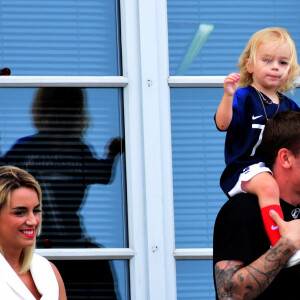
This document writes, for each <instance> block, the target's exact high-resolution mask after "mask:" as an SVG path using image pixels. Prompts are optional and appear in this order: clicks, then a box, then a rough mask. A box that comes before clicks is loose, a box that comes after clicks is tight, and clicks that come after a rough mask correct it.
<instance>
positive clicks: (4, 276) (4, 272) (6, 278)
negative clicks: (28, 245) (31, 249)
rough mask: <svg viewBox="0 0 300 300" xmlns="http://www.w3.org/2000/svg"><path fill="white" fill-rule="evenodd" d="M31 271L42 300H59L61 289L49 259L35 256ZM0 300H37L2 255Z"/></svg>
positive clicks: (0, 260)
mask: <svg viewBox="0 0 300 300" xmlns="http://www.w3.org/2000/svg"><path fill="white" fill-rule="evenodd" d="M30 271H31V274H32V277H33V280H34V283H35V285H36V287H37V289H38V291H39V292H40V294H41V295H42V298H41V300H58V298H59V287H58V282H57V279H56V276H55V274H54V271H53V269H52V267H51V265H50V263H49V261H48V260H47V259H45V258H44V257H42V256H40V255H37V254H34V256H33V258H32V263H31V267H30ZM0 299H1V300H36V299H35V297H34V296H33V295H32V294H31V292H30V291H29V290H28V288H27V287H26V285H25V284H24V283H23V281H22V280H21V279H20V277H19V276H18V275H17V274H16V272H15V271H14V270H13V269H12V267H11V266H10V265H9V264H8V262H7V261H6V260H5V258H4V257H3V255H1V254H0Z"/></svg>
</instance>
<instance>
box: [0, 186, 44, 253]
mask: <svg viewBox="0 0 300 300" xmlns="http://www.w3.org/2000/svg"><path fill="white" fill-rule="evenodd" d="M40 221H41V208H40V204H39V199H38V196H37V193H36V191H35V190H34V189H31V188H26V187H20V188H18V189H16V190H14V191H12V192H11V194H10V205H9V206H7V204H5V205H4V206H3V207H2V209H1V211H0V245H1V247H2V250H3V252H4V253H5V251H7V250H12V251H15V250H22V249H23V248H26V247H30V246H32V245H33V244H34V242H35V237H36V234H37V229H38V227H39V224H40Z"/></svg>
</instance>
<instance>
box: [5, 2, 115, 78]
mask: <svg viewBox="0 0 300 300" xmlns="http://www.w3.org/2000/svg"><path fill="white" fill-rule="evenodd" d="M0 22H1V32H0V41H1V52H0V60H1V65H2V67H9V68H10V69H11V71H12V74H11V75H33V76H37V75H54V76H57V75H68V76H70V75H73V76H86V75H91V76H97V75H98V76H100V75H102V76H118V75H121V61H120V53H121V49H120V35H119V33H120V31H119V24H120V22H119V0H101V1H91V0H85V1H61V0H51V1H49V0H44V1H20V0H10V1H1V14H0Z"/></svg>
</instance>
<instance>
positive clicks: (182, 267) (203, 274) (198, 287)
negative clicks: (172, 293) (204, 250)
mask: <svg viewBox="0 0 300 300" xmlns="http://www.w3.org/2000/svg"><path fill="white" fill-rule="evenodd" d="M176 273H177V299H178V300H198V299H205V300H213V299H216V296H215V289H214V281H213V265H212V261H210V260H198V261H195V260H177V261H176Z"/></svg>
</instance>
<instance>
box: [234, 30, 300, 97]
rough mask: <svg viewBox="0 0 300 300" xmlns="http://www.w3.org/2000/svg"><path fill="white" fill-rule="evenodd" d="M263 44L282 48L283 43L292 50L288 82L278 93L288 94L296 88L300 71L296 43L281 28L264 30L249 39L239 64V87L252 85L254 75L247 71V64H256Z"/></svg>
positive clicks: (286, 81)
mask: <svg viewBox="0 0 300 300" xmlns="http://www.w3.org/2000/svg"><path fill="white" fill-rule="evenodd" d="M261 43H272V45H277V46H280V45H281V44H282V43H287V45H288V46H289V48H290V52H291V56H290V60H289V61H288V71H287V76H286V80H285V81H284V82H283V84H282V86H281V87H280V88H279V89H278V91H279V92H281V93H286V92H287V91H289V90H291V89H293V88H295V86H294V84H295V79H296V77H297V76H298V74H299V70H300V67H299V64H298V61H297V51H296V47H295V43H294V41H293V40H292V38H291V35H290V34H289V32H288V31H287V30H286V29H284V28H280V27H269V28H265V29H262V30H260V31H257V32H256V33H254V34H253V35H252V37H251V38H250V39H249V41H248V43H247V45H246V47H245V49H244V51H243V52H242V54H241V56H240V58H239V62H238V68H239V70H240V81H239V87H245V86H249V85H251V84H252V82H253V79H252V74H250V73H249V72H248V71H247V62H248V63H253V64H255V62H256V53H257V49H258V47H259V45H260V44H261Z"/></svg>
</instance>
